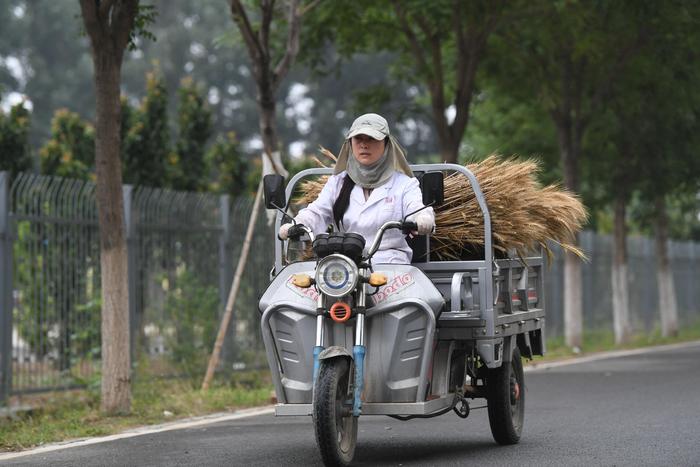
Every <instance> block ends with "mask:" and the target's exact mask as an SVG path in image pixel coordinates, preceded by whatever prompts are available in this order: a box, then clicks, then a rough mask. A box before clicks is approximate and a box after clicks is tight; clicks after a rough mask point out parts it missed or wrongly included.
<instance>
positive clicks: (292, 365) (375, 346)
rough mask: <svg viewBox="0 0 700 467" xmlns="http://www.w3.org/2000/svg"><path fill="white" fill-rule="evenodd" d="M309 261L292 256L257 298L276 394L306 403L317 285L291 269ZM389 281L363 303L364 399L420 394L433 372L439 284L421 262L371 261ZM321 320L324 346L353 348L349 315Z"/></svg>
mask: <svg viewBox="0 0 700 467" xmlns="http://www.w3.org/2000/svg"><path fill="white" fill-rule="evenodd" d="M314 265H315V263H314V262H304V263H294V264H291V265H289V266H288V267H287V268H285V269H284V270H283V271H281V272H280V274H278V275H277V277H275V279H274V281H273V282H272V284H270V287H269V288H268V289H267V291H266V292H265V294H264V295H263V297H262V298H261V299H260V311H262V312H263V316H262V331H263V340H264V342H265V348H266V351H267V357H268V363H269V364H270V368H271V369H272V373H273V374H272V378H273V383H274V385H275V390H276V392H277V398H278V400H279V401H280V402H283V403H290V404H302V403H311V396H312V386H313V385H312V375H313V354H312V351H313V342H314V339H315V336H316V303H317V297H316V291H315V290H314V289H313V288H309V289H300V288H298V287H296V286H294V285H293V284H291V282H290V281H291V278H292V275H293V274H298V273H302V272H305V273H307V274H311V273H313V269H314ZM374 269H375V271H377V272H382V273H384V274H386V275H387V277H388V283H387V285H386V286H384V287H381V288H379V291H378V293H377V294H375V295H374V296H372V297H370V299H369V301H368V303H367V307H368V308H367V318H366V333H365V346H366V348H367V353H366V359H365V384H366V386H365V391H364V397H363V400H364V401H365V402H393V403H396V402H420V401H423V400H425V397H426V395H427V390H428V387H429V379H428V378H429V375H430V373H431V371H430V370H431V365H432V352H433V342H434V339H435V330H436V322H437V318H438V316H439V314H440V311H441V310H442V308H443V307H444V300H443V298H442V295H441V294H440V292H439V291H438V290H437V289H436V288H435V286H434V285H433V284H432V283H431V282H430V280H429V279H428V278H427V277H426V276H425V274H423V273H422V272H421V271H420V270H419V269H417V268H415V267H413V266H410V265H404V264H392V265H376V266H375V268H374ZM325 321H326V329H325V332H324V335H325V343H324V344H325V347H330V346H333V345H337V346H344V347H346V348H348V349H352V347H353V344H354V336H353V324H354V320H350V321H348V322H347V323H342V324H340V323H334V322H333V321H331V320H325Z"/></svg>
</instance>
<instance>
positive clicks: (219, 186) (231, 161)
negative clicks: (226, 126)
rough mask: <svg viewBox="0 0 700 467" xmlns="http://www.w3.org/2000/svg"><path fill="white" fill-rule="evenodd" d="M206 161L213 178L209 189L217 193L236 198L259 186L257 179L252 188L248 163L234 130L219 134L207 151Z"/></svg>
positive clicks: (210, 177)
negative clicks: (223, 134)
mask: <svg viewBox="0 0 700 467" xmlns="http://www.w3.org/2000/svg"><path fill="white" fill-rule="evenodd" d="M206 162H207V164H206V165H207V167H208V169H209V172H210V175H209V179H210V180H211V181H210V183H209V190H211V191H213V192H215V193H224V194H228V195H231V196H232V197H234V198H235V197H238V196H242V195H246V194H248V193H249V192H250V191H251V190H255V188H256V187H257V181H256V183H255V184H254V185H253V186H252V188H251V186H250V185H249V184H248V183H247V181H248V173H249V168H248V163H247V161H246V158H245V155H244V154H243V152H242V151H241V147H240V143H239V142H238V139H237V138H236V134H235V133H234V132H229V133H227V134H226V135H225V136H219V137H218V138H217V139H216V140H215V141H214V144H212V145H211V147H210V148H209V150H208V151H207V154H206Z"/></svg>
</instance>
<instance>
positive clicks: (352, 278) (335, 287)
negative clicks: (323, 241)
mask: <svg viewBox="0 0 700 467" xmlns="http://www.w3.org/2000/svg"><path fill="white" fill-rule="evenodd" d="M358 277H359V274H358V270H357V266H356V265H355V263H354V262H352V261H350V259H349V258H347V257H345V256H343V255H339V254H333V255H329V256H326V257H325V258H323V259H322V260H321V261H319V263H318V267H317V268H316V285H317V286H318V290H319V291H321V293H323V294H326V295H328V296H329V297H336V298H338V297H344V296H345V295H347V294H349V293H350V292H352V291H353V290H354V289H355V287H356V286H357V281H358Z"/></svg>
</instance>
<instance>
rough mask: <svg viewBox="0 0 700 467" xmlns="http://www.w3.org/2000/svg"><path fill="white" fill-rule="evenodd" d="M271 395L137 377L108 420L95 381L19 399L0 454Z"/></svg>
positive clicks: (637, 340)
mask: <svg viewBox="0 0 700 467" xmlns="http://www.w3.org/2000/svg"><path fill="white" fill-rule="evenodd" d="M697 339H700V321H698V322H697V323H696V324H694V325H692V326H685V327H684V328H683V329H681V331H680V333H679V335H678V336H676V337H671V338H664V337H661V332H660V331H659V330H655V331H653V332H651V333H649V334H644V335H636V336H634V337H633V338H632V339H631V341H630V342H629V343H628V344H626V345H624V346H616V345H615V343H614V337H613V334H612V332H610V331H588V332H586V334H585V336H584V343H583V346H582V348H581V351H580V352H578V353H575V352H573V351H572V350H571V349H569V348H568V347H566V346H565V345H564V341H563V339H550V340H548V342H547V355H546V356H545V357H544V358H540V357H538V358H536V360H535V363H538V362H542V361H550V360H558V359H566V358H571V357H576V356H579V355H581V354H588V353H595V352H602V351H607V350H618V349H628V348H637V347H646V346H652V345H662V344H671V343H676V342H684V341H691V340H697ZM195 383H198V381H197V382H195ZM271 394H272V384H271V382H270V377H269V373H268V372H266V371H249V372H241V373H236V374H235V375H234V376H233V377H232V379H231V380H230V381H227V382H225V383H224V382H222V381H218V382H217V384H215V385H214V386H213V387H212V388H211V389H210V390H209V391H208V392H205V393H203V392H201V391H200V390H199V389H198V388H197V385H196V384H194V383H193V382H192V381H189V380H178V379H154V378H147V377H141V378H138V377H137V378H136V382H135V383H134V386H133V394H132V396H133V399H132V412H131V414H130V415H126V416H113V417H110V416H105V415H103V414H102V413H100V410H99V384H98V382H97V381H96V380H95V381H93V384H92V385H91V386H90V389H87V390H80V391H64V392H57V393H50V394H44V395H38V396H31V397H25V398H23V399H22V400H21V401H19V402H20V403H22V404H24V405H30V406H32V407H38V408H37V409H35V410H33V411H31V412H29V413H27V414H25V415H23V416H21V417H19V418H18V419H15V420H10V419H4V420H3V419H0V451H19V450H22V449H28V448H31V447H34V446H39V445H42V444H46V443H52V442H57V441H64V440H69V439H76V438H85V437H90V436H104V435H109V434H113V433H118V432H120V431H123V430H125V429H128V428H132V427H136V426H141V425H151V424H158V423H163V422H167V421H172V420H174V419H177V418H185V417H192V416H198V415H205V414H210V413H214V412H222V411H231V410H235V409H240V408H245V407H254V406H259V405H265V404H268V403H270V396H271Z"/></svg>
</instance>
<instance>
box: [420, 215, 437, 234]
mask: <svg viewBox="0 0 700 467" xmlns="http://www.w3.org/2000/svg"><path fill="white" fill-rule="evenodd" d="M416 225H417V226H418V235H428V234H431V233H433V232H435V220H434V218H433V216H431V215H430V213H427V212H421V213H419V214H418V215H417V216H416Z"/></svg>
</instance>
